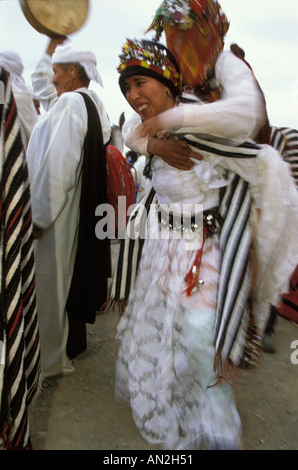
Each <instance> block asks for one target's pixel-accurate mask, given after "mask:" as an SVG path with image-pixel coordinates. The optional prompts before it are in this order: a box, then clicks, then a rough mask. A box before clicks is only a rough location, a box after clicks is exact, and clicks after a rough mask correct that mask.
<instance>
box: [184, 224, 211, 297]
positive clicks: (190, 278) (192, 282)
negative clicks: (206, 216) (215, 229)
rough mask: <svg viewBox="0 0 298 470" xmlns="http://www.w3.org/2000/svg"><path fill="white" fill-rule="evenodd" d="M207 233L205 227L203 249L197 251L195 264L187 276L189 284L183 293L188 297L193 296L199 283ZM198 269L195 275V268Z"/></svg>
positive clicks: (186, 280) (186, 279)
mask: <svg viewBox="0 0 298 470" xmlns="http://www.w3.org/2000/svg"><path fill="white" fill-rule="evenodd" d="M206 233H207V229H206V227H204V230H203V240H202V245H201V248H200V249H199V250H198V251H197V254H196V257H195V259H194V262H193V263H192V266H191V268H190V270H189V271H188V273H187V274H186V276H185V278H184V280H185V282H186V284H187V287H186V289H185V290H184V291H183V294H184V293H186V295H187V297H190V296H191V294H192V291H193V289H194V287H195V285H196V283H197V280H198V277H199V272H200V266H201V260H202V255H203V247H204V243H205V238H206ZM194 267H195V268H196V270H195V273H194V272H193V268H194Z"/></svg>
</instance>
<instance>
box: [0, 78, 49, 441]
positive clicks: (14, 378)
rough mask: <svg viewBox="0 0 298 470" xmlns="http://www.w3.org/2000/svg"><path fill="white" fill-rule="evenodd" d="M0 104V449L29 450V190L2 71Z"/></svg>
mask: <svg viewBox="0 0 298 470" xmlns="http://www.w3.org/2000/svg"><path fill="white" fill-rule="evenodd" d="M0 79H1V84H4V97H2V98H4V103H3V102H2V103H0V114H1V121H0V122H1V128H0V142H1V147H0V188H1V205H0V220H1V226H0V241H1V255H0V256H1V259H0V279H1V295H0V306H1V311H0V341H1V343H0V345H1V350H2V353H3V355H2V358H1V361H0V362H1V364H0V449H12V450H21V449H30V448H31V442H30V432H29V422H28V408H29V405H30V404H31V403H32V400H33V398H34V397H35V396H36V393H37V391H38V388H39V384H40V376H41V364H40V343H39V330H38V321H37V310H36V296H35V265H34V254H33V237H32V218H31V204H30V189H29V180H28V172H27V164H26V160H25V153H24V150H23V147H22V140H21V134H20V127H19V122H18V117H17V111H16V105H15V101H14V98H13V95H12V93H11V88H10V84H9V81H8V79H7V76H6V74H5V73H4V71H3V70H1V69H0Z"/></svg>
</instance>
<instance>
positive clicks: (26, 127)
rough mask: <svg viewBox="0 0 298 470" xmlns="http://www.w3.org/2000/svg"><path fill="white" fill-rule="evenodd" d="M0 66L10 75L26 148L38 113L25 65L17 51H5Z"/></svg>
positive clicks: (0, 54)
mask: <svg viewBox="0 0 298 470" xmlns="http://www.w3.org/2000/svg"><path fill="white" fill-rule="evenodd" d="M0 67H2V68H3V69H4V70H5V71H6V72H7V74H8V75H9V77H10V83H11V88H12V91H13V95H14V99H15V102H16V106H17V109H18V116H19V121H20V126H21V135H22V141H23V145H24V148H25V149H26V148H27V145H28V141H29V138H30V135H31V132H32V130H33V127H34V126H35V124H36V122H37V119H38V115H37V112H36V109H35V107H34V103H33V95H32V92H31V91H30V90H29V88H28V87H27V85H26V83H25V80H24V78H23V76H22V74H23V71H24V65H23V62H22V59H21V57H20V56H19V54H18V53H17V52H14V51H4V52H1V53H0Z"/></svg>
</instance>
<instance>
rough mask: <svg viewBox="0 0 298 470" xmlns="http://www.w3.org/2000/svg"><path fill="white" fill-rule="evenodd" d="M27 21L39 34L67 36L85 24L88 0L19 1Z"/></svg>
mask: <svg viewBox="0 0 298 470" xmlns="http://www.w3.org/2000/svg"><path fill="white" fill-rule="evenodd" d="M20 4H21V8H22V10H23V13H24V15H25V17H26V19H27V21H28V22H29V23H30V24H31V26H33V28H34V29H36V30H37V31H38V32H39V33H42V34H46V35H47V36H49V37H51V38H54V37H57V36H68V35H69V34H72V33H74V32H75V31H77V30H78V29H80V28H81V27H82V26H83V24H84V23H85V21H86V19H87V16H88V11H89V0H20Z"/></svg>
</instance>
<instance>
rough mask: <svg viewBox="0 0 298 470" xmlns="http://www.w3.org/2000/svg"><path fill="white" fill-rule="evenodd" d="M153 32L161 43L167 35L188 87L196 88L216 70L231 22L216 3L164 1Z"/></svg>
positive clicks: (210, 0)
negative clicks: (161, 37)
mask: <svg viewBox="0 0 298 470" xmlns="http://www.w3.org/2000/svg"><path fill="white" fill-rule="evenodd" d="M152 29H154V30H155V31H156V40H157V41H158V40H159V37H160V36H161V33H162V31H164V32H165V36H166V43H167V47H168V48H169V49H170V51H171V52H172V53H173V54H174V56H175V58H176V60H177V62H178V65H179V68H180V72H181V74H182V78H183V83H184V85H187V86H189V87H191V88H196V87H198V86H200V85H202V84H203V83H204V82H205V81H206V80H207V79H208V76H209V74H210V72H211V71H212V69H213V68H214V65H215V61H216V59H217V57H218V55H219V53H220V52H221V51H222V49H223V45H224V43H223V38H224V36H225V34H226V33H227V31H228V29H229V22H228V20H227V18H226V16H225V14H224V13H223V12H222V10H221V7H220V5H219V3H218V2H217V1H215V0H200V1H198V0H164V1H163V2H162V4H161V6H160V7H159V8H158V10H157V11H156V15H155V18H154V20H153V22H152V24H151V25H150V26H149V28H148V30H147V31H151V30H152Z"/></svg>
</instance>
